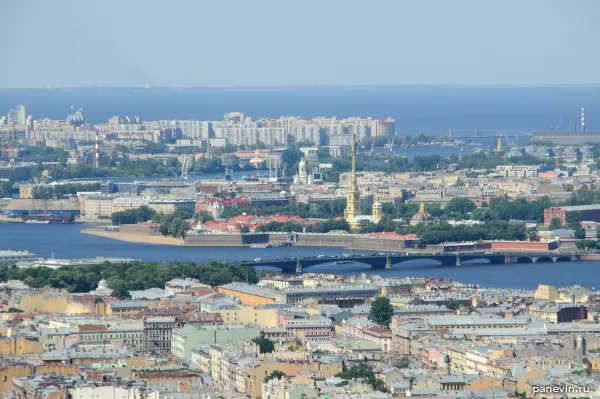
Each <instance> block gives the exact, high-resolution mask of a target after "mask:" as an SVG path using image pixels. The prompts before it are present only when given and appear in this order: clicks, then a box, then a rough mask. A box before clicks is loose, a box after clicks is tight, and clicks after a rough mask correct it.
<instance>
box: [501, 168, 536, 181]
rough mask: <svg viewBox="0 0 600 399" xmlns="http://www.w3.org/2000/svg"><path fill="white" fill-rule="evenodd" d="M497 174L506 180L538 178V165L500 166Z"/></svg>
mask: <svg viewBox="0 0 600 399" xmlns="http://www.w3.org/2000/svg"><path fill="white" fill-rule="evenodd" d="M496 174H498V175H501V176H503V177H506V178H515V177H516V178H523V177H537V174H538V166H537V165H498V166H496Z"/></svg>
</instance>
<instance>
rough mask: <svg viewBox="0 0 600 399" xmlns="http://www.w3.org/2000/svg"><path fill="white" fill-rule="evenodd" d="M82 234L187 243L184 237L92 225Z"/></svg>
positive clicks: (142, 241)
mask: <svg viewBox="0 0 600 399" xmlns="http://www.w3.org/2000/svg"><path fill="white" fill-rule="evenodd" d="M81 234H89V235H94V236H98V237H104V238H110V239H113V240H118V241H125V242H135V243H138V244H159V245H178V246H184V245H185V243H184V242H183V239H181V238H175V237H166V236H163V235H150V234H140V233H135V232H133V233H130V232H121V231H106V230H105V229H104V227H90V228H87V229H83V230H81Z"/></svg>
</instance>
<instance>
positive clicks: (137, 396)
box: [69, 385, 160, 399]
mask: <svg viewBox="0 0 600 399" xmlns="http://www.w3.org/2000/svg"><path fill="white" fill-rule="evenodd" d="M69 391H70V392H71V396H70V397H71V398H72V399H98V398H102V399H159V398H160V392H159V391H158V390H156V389H149V388H146V387H143V386H132V387H127V388H126V387H119V386H114V385H107V386H95V385H92V386H79V387H75V388H71V389H70V390H69Z"/></svg>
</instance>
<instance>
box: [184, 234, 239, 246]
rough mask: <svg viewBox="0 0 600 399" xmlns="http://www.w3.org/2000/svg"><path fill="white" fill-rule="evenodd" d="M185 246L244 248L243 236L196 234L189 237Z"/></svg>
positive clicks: (185, 241) (186, 238)
mask: <svg viewBox="0 0 600 399" xmlns="http://www.w3.org/2000/svg"><path fill="white" fill-rule="evenodd" d="M184 243H185V245H190V246H192V245H195V246H200V247H239V246H243V245H245V244H243V242H242V235H241V234H196V235H188V236H186V237H185V240H184Z"/></svg>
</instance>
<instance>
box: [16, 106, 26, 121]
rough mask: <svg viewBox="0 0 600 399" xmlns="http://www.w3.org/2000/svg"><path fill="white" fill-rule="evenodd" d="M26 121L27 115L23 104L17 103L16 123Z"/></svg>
mask: <svg viewBox="0 0 600 399" xmlns="http://www.w3.org/2000/svg"><path fill="white" fill-rule="evenodd" d="M26 122H27V115H25V106H24V105H17V124H18V125H24V124H25V123H26Z"/></svg>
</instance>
